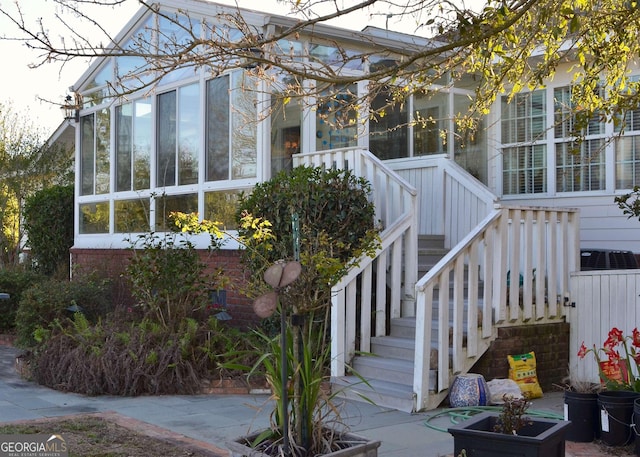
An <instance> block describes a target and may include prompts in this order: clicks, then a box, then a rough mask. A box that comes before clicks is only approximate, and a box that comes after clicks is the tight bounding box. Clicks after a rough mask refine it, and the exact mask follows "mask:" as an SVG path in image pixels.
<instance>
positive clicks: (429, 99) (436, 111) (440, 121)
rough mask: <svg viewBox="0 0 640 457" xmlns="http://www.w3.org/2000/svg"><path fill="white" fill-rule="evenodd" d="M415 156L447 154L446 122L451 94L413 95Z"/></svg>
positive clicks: (420, 93) (428, 93) (427, 93)
mask: <svg viewBox="0 0 640 457" xmlns="http://www.w3.org/2000/svg"><path fill="white" fill-rule="evenodd" d="M413 113H414V114H413V116H414V125H413V154H414V155H416V156H421V155H429V154H443V153H445V152H447V149H446V143H447V138H446V136H445V134H446V122H447V119H450V116H449V94H448V93H446V92H419V93H415V94H413Z"/></svg>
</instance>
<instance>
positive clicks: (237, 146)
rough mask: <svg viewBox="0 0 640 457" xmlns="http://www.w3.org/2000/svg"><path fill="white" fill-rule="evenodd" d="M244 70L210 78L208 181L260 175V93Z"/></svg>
mask: <svg viewBox="0 0 640 457" xmlns="http://www.w3.org/2000/svg"><path fill="white" fill-rule="evenodd" d="M256 84H257V81H256V80H255V79H254V78H251V77H249V76H248V75H246V74H245V73H243V72H236V73H233V74H231V75H225V76H221V77H219V78H215V79H212V80H209V81H207V88H206V91H207V94H206V98H207V102H206V103H207V106H206V111H207V119H206V173H205V180H206V181H226V180H232V179H246V178H255V177H256V175H257V171H258V170H257V111H256V105H257V97H256V93H257V91H256Z"/></svg>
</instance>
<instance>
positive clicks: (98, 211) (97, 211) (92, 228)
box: [78, 202, 109, 234]
mask: <svg viewBox="0 0 640 457" xmlns="http://www.w3.org/2000/svg"><path fill="white" fill-rule="evenodd" d="M78 213H79V221H78V225H79V230H80V233H82V234H98V233H109V202H98V203H83V204H81V205H80V206H79V211H78Z"/></svg>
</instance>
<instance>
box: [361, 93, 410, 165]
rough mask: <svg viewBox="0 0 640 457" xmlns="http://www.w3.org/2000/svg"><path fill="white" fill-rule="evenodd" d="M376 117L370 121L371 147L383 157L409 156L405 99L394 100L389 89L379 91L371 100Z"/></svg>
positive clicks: (372, 150) (377, 154)
mask: <svg viewBox="0 0 640 457" xmlns="http://www.w3.org/2000/svg"><path fill="white" fill-rule="evenodd" d="M371 109H372V111H374V112H375V113H376V115H375V119H372V120H370V121H369V149H370V150H371V152H372V153H374V154H375V155H376V156H377V157H379V158H381V159H383V160H384V159H396V158H398V157H407V155H408V153H409V142H408V136H407V135H408V129H409V126H408V120H409V114H408V109H407V103H406V101H405V100H394V99H393V95H392V94H391V93H390V92H388V91H381V92H379V93H377V94H376V95H375V96H374V97H373V98H372V100H371Z"/></svg>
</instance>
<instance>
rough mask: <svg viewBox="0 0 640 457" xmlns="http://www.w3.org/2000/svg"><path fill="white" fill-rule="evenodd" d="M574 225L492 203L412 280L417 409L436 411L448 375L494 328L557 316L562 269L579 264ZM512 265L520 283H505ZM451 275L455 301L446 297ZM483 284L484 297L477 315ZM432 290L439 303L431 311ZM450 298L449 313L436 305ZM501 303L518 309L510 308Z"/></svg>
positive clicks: (545, 211)
mask: <svg viewBox="0 0 640 457" xmlns="http://www.w3.org/2000/svg"><path fill="white" fill-rule="evenodd" d="M516 221H517V223H514V222H516ZM578 221H579V217H578V211H577V210H576V209H564V208H542V207H516V206H512V207H507V206H500V205H495V207H494V209H493V210H492V211H491V213H490V214H489V215H487V216H486V217H485V218H484V219H483V220H482V222H481V223H480V224H478V226H477V227H475V228H474V229H473V230H472V231H471V232H470V233H469V234H467V236H465V237H464V238H463V239H462V240H461V241H460V242H459V243H458V244H457V245H456V246H455V247H454V248H453V249H452V250H451V251H450V252H449V253H447V254H446V255H445V256H444V257H443V258H442V259H441V260H440V261H439V262H438V263H437V264H436V265H435V266H434V267H433V268H432V269H431V270H430V271H429V272H428V273H427V274H426V275H425V276H423V277H422V278H421V279H420V280H419V281H418V282H417V283H416V303H417V311H416V351H415V360H414V365H415V371H414V392H415V393H416V402H417V404H416V408H417V409H418V410H422V409H430V408H433V407H435V406H437V403H439V402H440V401H441V400H442V399H443V395H442V393H443V392H445V393H446V390H447V389H448V387H449V384H450V376H451V375H452V374H456V373H460V372H465V371H468V370H469V369H470V368H471V366H472V365H473V363H475V362H476V361H477V358H478V357H479V356H480V355H481V354H482V353H483V352H484V351H485V350H486V349H487V348H488V346H489V344H490V342H491V340H492V339H494V338H495V334H496V326H507V325H521V324H522V323H524V322H532V323H542V322H555V321H558V320H559V319H562V318H563V315H564V312H565V310H564V307H563V302H564V297H567V296H568V294H569V277H568V271H573V268H575V266H576V265H577V264H578V262H579V241H578V240H579V222H578ZM510 266H513V267H512V268H513V270H514V275H513V276H512V277H514V278H518V277H520V278H521V279H520V278H519V279H518V280H512V281H510V283H509V282H508V280H507V278H508V276H509V268H510ZM536 269H537V271H538V272H545V274H540V273H539V274H538V275H537V279H538V281H537V282H536ZM516 274H517V276H516ZM465 275H466V277H465ZM451 276H452V278H453V283H452V288H453V297H449V288H450V285H449V281H450V277H451ZM542 278H544V280H541V279H542ZM481 281H482V282H484V292H483V300H482V308H481V310H480V315H479V316H478V308H479V306H478V305H479V294H478V291H479V286H480V283H481ZM520 281H522V285H520ZM465 282H466V283H467V284H468V289H467V291H466V292H465ZM436 287H437V288H438V294H439V295H438V304H439V305H438V307H437V309H436V310H434V290H435V289H436ZM520 295H522V297H521V296H520ZM554 298H555V299H554ZM450 300H452V302H453V315H452V316H450V315H449V314H450V313H449V306H443V305H442V304H443V303H449V302H450ZM465 302H466V303H467V305H466V306H465ZM507 303H519V305H520V306H510V307H508V306H507ZM539 304H542V305H543V306H539ZM434 312H435V313H437V322H438V330H437V331H438V338H437V342H438V343H437V346H438V347H437V354H438V355H437V357H438V374H437V382H436V389H435V392H434V393H435V394H436V395H435V397H436V399H437V401H435V402H434V401H432V400H431V399H430V392H429V388H430V384H429V369H430V358H431V339H432V338H431V337H432V328H431V326H432V318H433V314H434ZM450 327H451V330H450ZM465 334H466V339H465V338H464V335H465ZM465 341H466V343H465ZM450 346H451V349H450Z"/></svg>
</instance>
